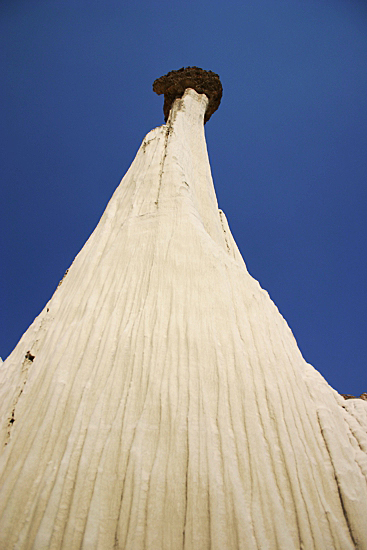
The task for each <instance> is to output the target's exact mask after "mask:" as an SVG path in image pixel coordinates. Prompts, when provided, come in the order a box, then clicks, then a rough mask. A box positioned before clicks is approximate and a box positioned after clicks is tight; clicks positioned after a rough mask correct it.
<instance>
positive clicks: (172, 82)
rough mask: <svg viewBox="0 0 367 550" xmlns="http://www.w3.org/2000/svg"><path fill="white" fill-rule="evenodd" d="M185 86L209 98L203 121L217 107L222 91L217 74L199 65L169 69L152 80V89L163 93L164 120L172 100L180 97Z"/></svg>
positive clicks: (205, 120)
mask: <svg viewBox="0 0 367 550" xmlns="http://www.w3.org/2000/svg"><path fill="white" fill-rule="evenodd" d="M187 88H192V89H193V90H195V91H196V92H197V93H198V94H205V95H206V96H207V97H208V99H209V104H208V107H207V109H206V112H205V116H204V123H205V122H207V121H208V120H209V119H210V117H211V116H212V114H213V113H214V112H215V111H216V110H217V109H218V107H219V105H220V100H221V99H222V93H223V88H222V84H221V81H220V79H219V76H218V75H217V74H216V73H213V71H204V69H200V68H199V67H186V68H185V67H182V68H181V69H178V70H177V71H170V72H169V73H167V74H166V75H164V76H161V77H160V78H157V79H156V80H155V81H154V82H153V91H154V92H155V93H156V94H158V95H161V94H164V105H163V112H164V119H165V121H166V122H167V119H168V115H169V112H170V110H171V107H172V105H173V102H174V101H175V99H177V98H180V97H182V96H183V93H184V91H185V90H186V89H187Z"/></svg>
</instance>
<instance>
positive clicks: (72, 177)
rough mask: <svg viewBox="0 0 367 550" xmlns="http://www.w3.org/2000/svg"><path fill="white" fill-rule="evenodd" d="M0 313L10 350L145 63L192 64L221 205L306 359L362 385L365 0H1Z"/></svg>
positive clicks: (122, 141)
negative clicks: (217, 84) (203, 95)
mask: <svg viewBox="0 0 367 550" xmlns="http://www.w3.org/2000/svg"><path fill="white" fill-rule="evenodd" d="M0 59H1V84H0V87H1V91H0V101H1V111H2V124H1V140H2V143H1V150H0V170H1V181H2V187H1V195H2V196H1V205H2V215H1V227H0V230H1V236H2V239H1V251H0V254H1V303H0V307H1V309H0V311H1V314H0V315H1V330H0V355H1V356H2V357H3V359H5V358H6V356H7V355H8V354H9V353H10V352H11V350H12V349H13V348H14V346H15V345H16V343H17V341H18V340H19V338H20V337H21V335H22V333H23V332H24V331H25V330H26V329H27V328H28V326H29V325H30V323H31V322H32V321H33V319H34V317H35V316H36V315H37V314H38V313H39V312H40V311H41V309H42V308H43V306H44V305H45V303H46V302H47V300H48V299H49V298H50V297H51V295H52V293H53V291H54V289H55V288H56V286H57V283H58V281H59V280H60V279H61V278H62V276H63V274H64V272H65V270H66V269H67V268H68V267H69V265H70V264H71V262H72V261H73V259H74V257H75V255H76V254H77V253H78V251H79V250H80V248H81V247H82V246H83V245H84V243H85V241H86V240H87V238H88V237H89V235H90V233H91V232H92V231H93V229H94V227H95V226H96V224H97V222H98V220H99V218H100V216H101V215H102V213H103V210H104V208H105V206H106V204H107V202H108V200H109V199H110V197H111V195H112V193H113V191H114V189H115V188H116V187H117V185H118V183H119V182H120V180H121V178H122V176H123V175H124V174H125V172H126V170H127V168H128V167H129V165H130V163H131V162H132V160H133V158H134V156H135V153H136V151H137V149H138V147H139V145H140V143H141V141H142V139H143V137H144V135H145V134H146V133H147V132H148V131H149V130H151V129H152V128H154V127H155V126H159V125H161V124H163V122H164V121H163V114H162V102H163V99H162V97H158V96H156V95H155V94H154V93H153V92H152V90H151V87H152V82H153V80H154V79H155V78H157V77H159V76H161V75H163V74H165V73H166V72H168V71H170V70H172V69H178V68H180V67H182V66H189V65H198V66H199V67H202V68H204V69H210V70H213V71H215V72H217V73H218V74H219V75H220V77H221V80H222V83H223V88H224V94H223V99H222V104H221V106H220V108H219V110H218V111H217V112H216V113H215V114H214V116H213V117H212V118H211V120H210V121H209V122H208V124H207V125H206V133H207V142H208V148H209V155H210V159H211V165H212V171H213V177H214V183H215V186H216V190H217V195H218V200H219V206H220V207H221V208H222V209H223V210H224V211H225V213H226V215H227V217H228V220H229V223H230V226H231V229H232V232H233V234H234V237H235V239H236V241H237V243H238V245H239V248H240V250H241V252H242V254H243V256H244V259H245V261H246V263H247V266H248V268H249V271H250V273H251V274H252V275H253V276H254V277H255V278H256V279H258V280H259V282H260V284H261V285H262V286H263V287H264V288H265V289H266V290H267V291H268V292H269V294H270V296H271V298H272V299H273V300H274V302H275V303H276V305H277V306H278V308H279V310H280V312H281V313H282V314H283V316H284V317H285V319H286V320H287V321H288V323H289V325H290V327H291V329H292V331H293V333H294V335H295V337H296V339H297V342H298V344H299V347H300V349H301V351H302V353H303V355H304V357H305V359H306V360H307V361H308V362H310V363H311V364H313V365H314V366H315V367H316V368H317V369H318V370H319V371H320V372H321V373H322V374H323V375H324V376H325V378H326V379H327V380H328V382H329V383H330V384H331V385H332V386H333V387H334V388H336V389H337V390H338V391H340V392H344V393H354V394H355V395H359V394H360V393H361V392H362V391H367V365H366V357H367V338H366V328H367V307H366V306H367V300H366V298H367V277H366V244H367V243H366V241H367V224H366V203H367V201H366V194H367V192H366V184H367V5H366V2H365V1H363V0H276V1H274V0H251V1H248V0H238V1H234V0H227V1H225V2H223V1H218V0H211V1H209V0H205V1H200V0H195V1H191V0H189V1H185V2H177V1H174V0H171V1H169V2H168V1H167V0H160V1H159V2H155V1H150V2H148V1H141V2H139V1H136V2H132V1H126V0H125V1H123V0H119V1H117V0H105V1H103V2H101V1H99V2H97V1H96V0H88V1H86V0H84V1H81V0H62V1H61V0H51V1H50V0H32V2H29V1H28V2H26V1H25V0H2V1H1V4H0Z"/></svg>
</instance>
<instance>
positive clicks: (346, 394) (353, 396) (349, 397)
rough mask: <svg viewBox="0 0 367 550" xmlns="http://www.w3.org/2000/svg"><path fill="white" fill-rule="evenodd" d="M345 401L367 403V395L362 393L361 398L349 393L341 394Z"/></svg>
mask: <svg viewBox="0 0 367 550" xmlns="http://www.w3.org/2000/svg"><path fill="white" fill-rule="evenodd" d="M340 395H341V396H342V397H344V399H363V400H364V401H367V393H366V392H365V393H361V395H360V396H359V397H357V396H356V395H350V394H349V393H341V394H340Z"/></svg>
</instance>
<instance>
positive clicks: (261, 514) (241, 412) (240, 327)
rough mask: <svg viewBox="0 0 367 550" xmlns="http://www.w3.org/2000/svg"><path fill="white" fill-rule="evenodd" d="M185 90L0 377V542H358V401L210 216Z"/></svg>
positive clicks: (196, 110) (366, 454)
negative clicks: (308, 352) (297, 332)
mask: <svg viewBox="0 0 367 550" xmlns="http://www.w3.org/2000/svg"><path fill="white" fill-rule="evenodd" d="M207 103H208V99H207V97H206V96H205V95H204V94H201V95H200V94H198V93H197V92H196V91H194V90H193V89H187V90H186V91H185V93H184V95H183V97H182V98H181V99H176V101H175V102H174V104H173V107H172V109H171V112H170V116H169V118H168V121H167V124H165V125H164V126H161V127H159V128H156V129H154V130H152V131H151V132H150V133H149V134H148V135H147V136H146V137H145V139H144V141H143V143H142V145H141V147H140V149H139V151H138V153H137V155H136V158H135V160H134V162H133V163H132V165H131V167H130V169H129V170H128V172H127V174H126V176H125V177H124V179H123V180H122V182H121V184H120V186H119V187H118V188H117V190H116V192H115V193H114V195H113V197H112V199H111V201H110V203H109V204H108V206H107V208H106V211H105V212H104V214H103V216H102V218H101V220H100V222H99V224H98V225H97V227H96V229H95V231H94V232H93V234H92V235H91V237H90V238H89V240H88V241H87V243H86V244H85V246H84V247H83V249H82V250H81V251H80V253H79V254H78V255H77V257H76V258H75V260H74V262H73V264H72V265H71V267H70V269H69V271H68V273H67V275H66V276H65V278H64V279H63V281H62V284H61V285H60V286H59V288H58V289H57V290H56V292H55V294H54V295H53V297H52V298H51V300H50V301H49V302H48V303H47V305H46V307H45V308H44V310H43V311H42V312H41V314H40V315H39V316H38V317H37V318H36V319H35V321H34V322H33V324H32V325H31V326H30V328H29V329H28V330H27V332H26V333H25V334H24V335H23V337H22V339H21V340H20V342H19V343H18V345H17V347H16V348H15V350H14V351H13V353H12V354H11V355H10V356H9V357H8V359H7V360H6V361H5V362H4V364H3V365H2V366H1V367H0V412H1V434H0V436H1V443H0V488H1V489H0V517H1V519H0V549H1V550H10V549H13V548H14V549H15V548H16V549H18V550H26V549H27V550H28V549H34V550H44V549H67V550H74V549H75V550H76V549H79V548H82V549H85V550H92V549H93V550H94V549H95V550H110V549H111V550H112V549H121V550H122V549H129V550H143V549H149V550H161V549H162V550H163V549H164V550H180V549H185V550H205V549H212V550H224V549H225V550H238V549H246V550H251V549H257V550H260V549H261V550H264V549H282V550H285V549H286V550H293V549H294V550H299V549H300V548H304V549H307V550H309V549H318V550H326V549H334V548H335V549H340V550H348V549H354V548H359V549H366V548H367V529H366V524H367V523H366V520H367V483H366V481H367V403H366V402H364V401H362V400H356V399H350V400H348V401H345V400H344V399H343V398H342V397H341V396H339V395H338V394H337V392H335V391H334V390H333V389H332V388H331V387H330V386H329V385H328V384H327V383H326V381H325V380H324V379H323V378H322V376H321V375H320V374H319V373H318V372H317V371H315V370H314V368H313V367H311V366H310V365H308V364H307V363H306V362H305V361H304V359H303V358H302V355H301V353H300V351H299V349H298V347H297V344H296V342H295V339H294V337H293V335H292V333H291V331H290V329H289V328H288V326H287V324H286V322H285V321H284V319H283V318H282V316H281V315H280V313H279V312H278V310H277V308H276V307H275V305H274V304H273V303H272V301H271V300H270V298H269V296H268V294H267V293H266V292H265V291H264V290H262V289H261V288H260V286H259V284H258V282H257V281H255V280H254V279H253V278H252V277H251V276H250V275H249V274H248V272H247V270H246V267H245V264H244V262H243V260H242V258H241V256H240V254H239V252H238V249H237V247H236V244H235V242H234V240H233V238H232V236H231V233H230V230H229V228H228V224H227V222H226V219H225V216H224V214H223V213H222V212H221V211H220V210H218V205H217V200H216V196H215V192H214V187H213V183H212V178H211V172H210V166H209V162H208V156H207V150H206V144H205V137H204V125H203V119H204V114H205V110H206V106H207Z"/></svg>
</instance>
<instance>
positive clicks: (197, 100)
mask: <svg viewBox="0 0 367 550" xmlns="http://www.w3.org/2000/svg"><path fill="white" fill-rule="evenodd" d="M207 105H208V98H207V96H206V95H205V94H198V93H197V92H195V90H192V89H191V88H189V89H187V90H186V91H185V93H184V95H183V97H182V98H181V99H176V101H175V102H174V104H173V106H172V109H171V111H170V115H169V118H168V120H167V124H166V144H165V150H164V157H163V161H162V174H161V188H160V199H159V200H160V201H162V203H163V201H164V200H165V199H168V198H169V197H171V198H172V193H174V195H175V196H176V197H177V194H179V195H181V196H183V197H184V198H186V199H187V200H188V201H189V203H191V204H189V203H188V206H189V207H191V208H193V209H194V210H195V211H196V215H197V218H198V219H199V220H200V221H201V223H202V224H203V226H204V229H205V231H206V232H207V233H208V234H209V235H210V236H211V237H212V238H213V239H214V240H215V241H216V242H217V243H218V244H221V245H222V246H225V240H224V236H223V231H222V226H221V221H220V216H219V212H218V202H217V198H216V194H215V190H214V185H213V180H212V175H211V170H210V164H209V158H208V152H207V147H206V141H205V133H204V115H205V111H206V108H207Z"/></svg>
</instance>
